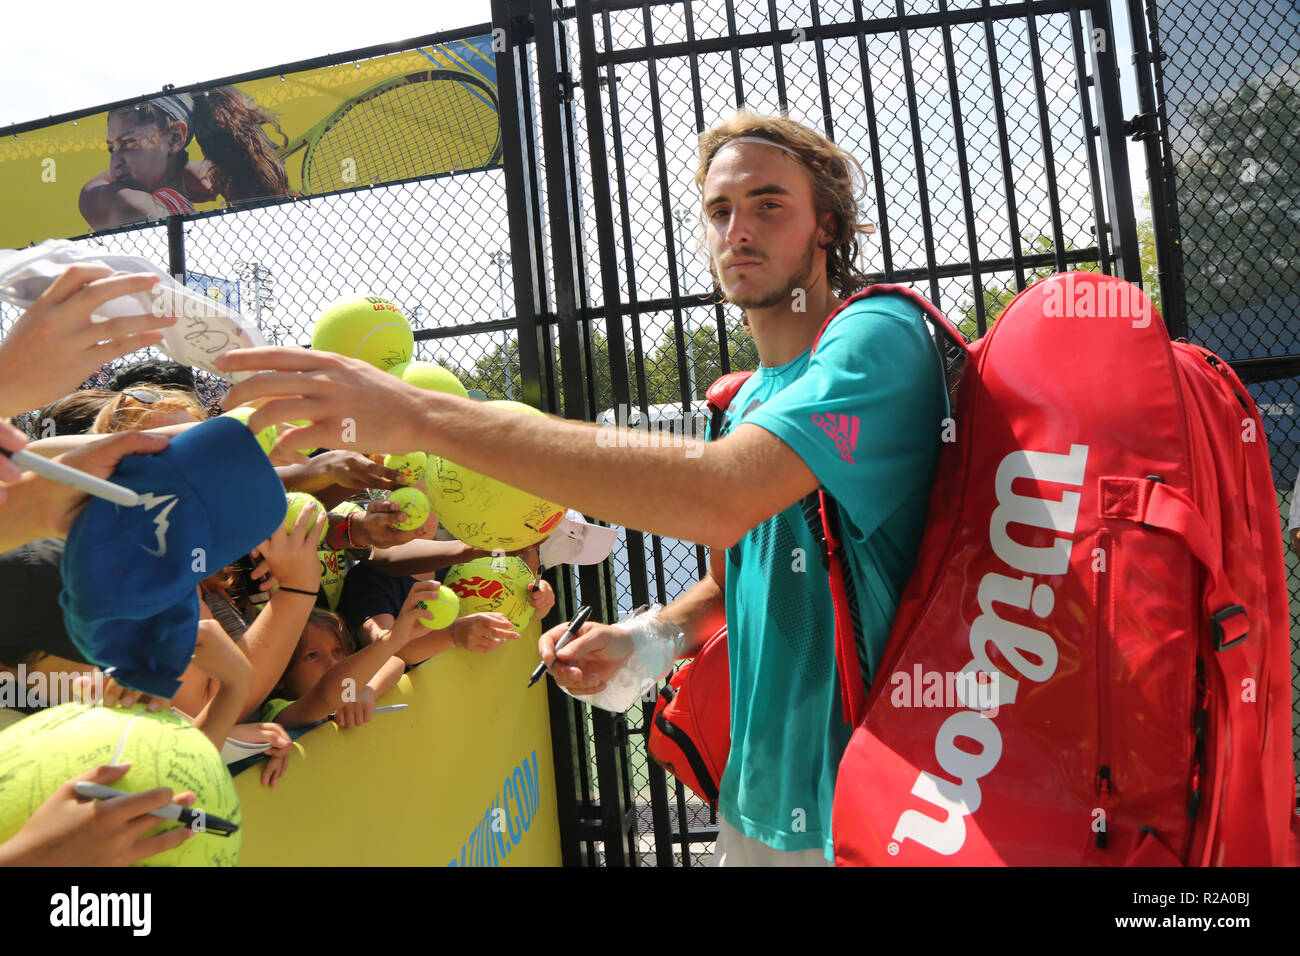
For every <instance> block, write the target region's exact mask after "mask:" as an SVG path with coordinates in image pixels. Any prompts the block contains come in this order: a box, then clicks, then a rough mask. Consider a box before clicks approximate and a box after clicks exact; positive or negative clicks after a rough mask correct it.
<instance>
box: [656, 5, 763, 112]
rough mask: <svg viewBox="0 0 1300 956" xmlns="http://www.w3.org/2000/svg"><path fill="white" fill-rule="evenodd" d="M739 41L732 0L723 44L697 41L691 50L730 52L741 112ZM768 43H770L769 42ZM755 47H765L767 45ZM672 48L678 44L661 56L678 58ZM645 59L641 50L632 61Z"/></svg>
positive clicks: (742, 106)
mask: <svg viewBox="0 0 1300 956" xmlns="http://www.w3.org/2000/svg"><path fill="white" fill-rule="evenodd" d="M739 39H740V38H739V37H738V36H737V35H736V6H735V4H734V3H733V2H732V0H727V36H726V37H725V42H724V43H722V44H719V45H717V46H716V47H712V48H710V47H709V46H708V41H707V40H697V41H696V42H695V43H693V44H691V49H692V50H696V51H698V52H701V53H704V52H709V51H710V50H711V49H716V50H730V51H731V81H732V85H733V86H734V87H735V89H736V109H738V110H741V109H744V108H745V84H744V82H743V80H742V79H741V75H740V47H741V44H740V43H739ZM768 42H769V43H770V42H771V40H769V41H768ZM756 45H757V46H766V45H767V44H756ZM673 46H680V44H670V45H669V46H668V47H667V48H665V51H664V52H663V53H662V54H661V55H662V56H665V57H671V56H680V55H681V54H679V53H675V52H671V50H672V47H673ZM682 52H683V53H688V52H690V51H689V50H683V51H682ZM645 58H646V51H645V50H644V49H643V50H640V51H638V52H637V55H636V56H635V57H633V58H632V59H635V60H638V61H639V60H644V59H645Z"/></svg>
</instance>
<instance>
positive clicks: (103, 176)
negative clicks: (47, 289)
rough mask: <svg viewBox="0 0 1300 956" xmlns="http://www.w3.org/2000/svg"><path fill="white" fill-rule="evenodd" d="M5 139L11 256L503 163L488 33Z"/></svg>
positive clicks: (4, 196)
mask: <svg viewBox="0 0 1300 956" xmlns="http://www.w3.org/2000/svg"><path fill="white" fill-rule="evenodd" d="M16 129H19V130H21V128H16ZM4 132H5V135H3V136H0V208H3V209H4V210H5V213H6V214H5V216H4V217H2V218H0V248H19V247H22V246H26V245H29V244H32V243H36V242H41V241H43V240H45V239H50V238H75V237H78V236H83V235H86V234H87V233H91V232H101V231H104V230H108V229H116V228H119V227H122V226H129V225H133V224H138V223H144V222H149V221H154V220H159V219H165V218H167V217H168V216H172V215H177V214H180V215H185V214H188V213H193V212H196V211H197V212H203V211H207V210H210V209H219V208H222V207H227V206H231V207H234V206H238V205H240V204H242V203H256V202H263V201H266V200H268V199H271V200H274V199H277V198H285V199H288V198H292V197H307V196H320V195H324V194H326V193H331V192H338V191H341V190H347V189H355V188H357V187H362V186H368V185H378V184H381V183H393V182H401V181H403V180H410V179H420V178H424V177H428V176H437V175H443V174H449V173H460V172H468V171H472V170H483V169H489V168H492V167H495V166H499V165H500V163H501V126H500V122H499V118H498V115H497V78H496V61H495V58H494V54H493V50H492V38H491V37H490V36H482V37H475V38H472V39H468V40H457V41H454V42H449V43H443V44H439V45H437V46H430V47H423V48H419V49H414V50H405V51H402V52H400V53H391V54H387V55H385V56H380V57H375V58H373V59H368V60H362V61H360V62H348V63H341V64H337V65H335V66H328V67H322V68H318V69H311V70H303V71H301V72H297V73H285V74H283V75H280V74H276V75H274V76H268V77H263V78H260V79H255V80H249V81H247V82H241V83H236V84H234V85H232V86H211V87H208V88H207V89H203V90H198V91H195V92H193V93H166V94H160V95H159V96H156V97H152V98H146V99H141V100H139V101H136V102H134V103H131V104H129V105H127V106H122V107H117V108H114V109H113V110H111V111H106V112H101V113H95V114H90V115H88V116H82V117H79V118H78V119H75V120H69V121H66V122H61V123H56V124H51V125H47V126H42V127H39V128H33V129H28V130H25V131H18V132H13V131H4Z"/></svg>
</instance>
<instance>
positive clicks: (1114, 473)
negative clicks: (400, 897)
mask: <svg viewBox="0 0 1300 956" xmlns="http://www.w3.org/2000/svg"><path fill="white" fill-rule="evenodd" d="M956 418H957V422H956V433H955V437H956V440H955V441H954V442H951V443H949V444H947V445H946V446H945V447H944V450H943V452H942V455H941V457H940V463H939V468H938V471H937V475H936V479H935V483H934V486H933V489H932V493H931V498H930V506H929V516H928V519H927V526H926V531H925V535H924V538H923V541H922V545H921V551H920V555H919V557H918V560H917V564H916V567H915V569H914V570H913V573H912V577H911V578H910V580H909V582H908V585H907V587H906V589H905V591H904V594H903V597H902V602H901V604H900V606H899V610H898V613H897V617H896V618H895V622H894V627H893V630H892V631H891V634H890V637H889V643H888V646H887V648H886V651H885V655H884V660H883V661H882V664H881V668H880V672H879V674H878V675H877V676H876V677H875V679H874V681H873V685H872V688H871V692H870V695H869V697H868V698H867V699H866V700H865V702H864V703H863V704H860V705H859V706H858V707H857V708H856V709H855V723H856V730H855V732H854V735H853V738H852V740H851V742H850V744H849V746H848V749H847V751H846V752H845V755H844V759H843V761H842V762H841V764H840V768H839V777H838V782H837V786H836V793H835V809H834V833H835V850H836V861H837V862H838V863H841V864H908V865H936V864H957V865H1002V864H1010V865H1034V864H1038V865H1044V864H1048V865H1051V864H1057V865H1062V864H1064V865H1069V864H1100V865H1112V864H1114V865H1120V864H1146V865H1150V864H1157V863H1167V864H1186V865H1220V864H1222V865H1231V864H1279V863H1284V862H1286V859H1287V849H1288V827H1289V825H1290V819H1291V815H1292V811H1293V809H1294V805H1295V783H1294V776H1293V767H1292V753H1291V739H1292V733H1291V680H1290V676H1291V674H1290V671H1291V660H1290V651H1291V647H1290V636H1289V616H1288V609H1287V591H1286V586H1285V577H1284V570H1283V561H1282V550H1281V549H1282V536H1281V526H1280V522H1279V519H1278V503H1277V497H1276V494H1275V491H1274V488H1273V483H1272V474H1271V470H1270V467H1269V461H1268V452H1267V444H1266V439H1265V435H1264V430H1263V425H1262V423H1261V421H1260V418H1259V413H1258V411H1257V410H1256V408H1255V405H1254V403H1253V402H1252V401H1251V399H1250V396H1249V394H1248V393H1247V392H1246V390H1245V388H1244V387H1243V386H1242V384H1241V382H1240V380H1239V379H1238V378H1237V376H1236V375H1235V374H1234V373H1233V372H1232V370H1231V369H1230V368H1229V367H1228V366H1227V365H1226V364H1225V363H1224V362H1222V361H1221V360H1219V359H1218V358H1216V357H1215V356H1214V355H1212V354H1210V353H1209V352H1207V351H1205V350H1204V349H1201V348H1198V347H1196V346H1193V345H1187V344H1182V343H1179V344H1171V343H1170V341H1169V338H1168V335H1167V333H1166V331H1165V329H1164V326H1163V323H1162V321H1161V320H1160V318H1159V316H1158V314H1156V313H1155V312H1154V309H1152V308H1151V306H1150V305H1149V303H1148V302H1147V300H1146V299H1145V297H1143V296H1142V295H1141V294H1140V293H1139V291H1138V290H1137V289H1136V288H1135V287H1133V286H1130V285H1128V284H1127V283H1124V282H1121V281H1120V280H1118V279H1114V278H1110V277H1107V276H1101V275H1093V274H1089V273H1071V274H1066V275H1061V276H1053V277H1051V278H1049V279H1045V280H1043V281H1041V282H1038V283H1036V284H1034V285H1033V286H1031V287H1030V288H1028V289H1026V290H1025V291H1024V292H1022V293H1021V294H1020V295H1018V296H1017V297H1016V298H1015V300H1014V301H1013V302H1012V303H1011V304H1010V305H1009V306H1008V307H1007V309H1006V311H1005V312H1004V313H1003V315H1002V317H1001V318H1000V319H999V320H998V321H997V323H996V324H995V325H994V327H993V329H992V330H991V331H990V332H989V334H988V335H986V336H985V337H984V338H983V339H982V340H981V341H979V342H978V343H976V344H975V345H974V346H973V347H972V349H971V360H970V363H969V365H968V368H967V372H966V374H965V376H964V378H963V380H962V383H961V387H960V389H959V393H958V410H957V413H956ZM839 603H840V602H838V601H837V604H839ZM837 616H841V615H838V614H837ZM839 639H840V642H841V643H843V640H844V636H843V634H841V635H840V638H839ZM846 658H848V655H846V654H840V657H839V659H840V660H841V661H842V662H843V661H845V660H846ZM854 676H855V677H856V675H854ZM859 684H860V681H859ZM851 686H852V680H850V681H849V687H850V688H851ZM847 696H849V691H848V690H846V697H847ZM863 708H865V709H863ZM864 714H865V716H863V715H864Z"/></svg>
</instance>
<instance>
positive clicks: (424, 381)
mask: <svg viewBox="0 0 1300 956" xmlns="http://www.w3.org/2000/svg"><path fill="white" fill-rule="evenodd" d="M392 371H393V374H394V375H397V376H399V377H400V378H401V380H402V381H403V382H406V383H407V384H408V385H414V386H416V387H417V388H423V389H427V390H428V391H430V392H446V393H447V394H448V395H459V396H460V397H461V398H468V397H469V393H468V392H467V391H465V386H464V385H462V384H461V383H460V379H458V378H457V377H456V376H455V374H454V373H453V372H451V371H450V370H448V369H445V368H443V367H442V366H441V365H438V364H437V363H435V362H421V361H418V360H417V361H414V362H407V363H406V364H405V365H399V366H397V367H396V368H394V369H393V370H392Z"/></svg>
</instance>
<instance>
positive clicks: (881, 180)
mask: <svg viewBox="0 0 1300 956" xmlns="http://www.w3.org/2000/svg"><path fill="white" fill-rule="evenodd" d="M853 17H854V21H855V23H857V24H862V23H863V22H864V21H863V19H862V0H853ZM857 38H858V63H859V65H860V66H861V69H862V99H863V108H864V109H865V110H866V111H867V142H868V144H869V147H870V149H871V178H872V181H873V182H874V183H875V187H876V223H875V225H876V234H877V235H879V236H880V254H881V259H882V261H883V263H884V266H885V272H884V275H885V281H886V282H893V281H894V252H893V249H892V248H891V246H890V243H889V206H888V203H887V202H886V200H885V173H884V167H883V166H882V165H881V162H880V133H879V131H878V129H877V126H876V97H875V93H874V92H873V91H872V83H871V59H870V58H869V57H868V56H867V37H866V34H865V33H861V32H859V33H858V34H857Z"/></svg>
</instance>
